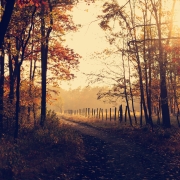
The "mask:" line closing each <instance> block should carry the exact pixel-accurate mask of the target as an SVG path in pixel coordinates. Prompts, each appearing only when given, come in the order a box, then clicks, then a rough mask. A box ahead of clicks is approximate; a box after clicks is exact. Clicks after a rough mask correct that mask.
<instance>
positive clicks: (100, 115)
mask: <svg viewBox="0 0 180 180" xmlns="http://www.w3.org/2000/svg"><path fill="white" fill-rule="evenodd" d="M100 116H101V108H100V109H99V119H100Z"/></svg>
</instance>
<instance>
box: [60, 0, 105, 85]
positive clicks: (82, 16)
mask: <svg viewBox="0 0 180 180" xmlns="http://www.w3.org/2000/svg"><path fill="white" fill-rule="evenodd" d="M101 2H102V1H101ZM102 4H103V3H99V4H98V5H97V4H95V3H92V4H90V5H87V4H86V3H79V4H78V5H77V6H76V7H75V8H74V10H73V20H74V22H75V24H81V27H80V28H79V30H78V32H76V33H69V34H67V35H66V36H65V39H66V44H67V45H68V46H69V47H70V48H72V49H74V51H75V52H76V53H79V54H80V55H81V56H82V58H81V59H80V64H79V71H78V72H75V75H76V76H77V78H76V79H74V80H71V81H69V82H63V83H62V87H63V88H69V87H71V88H76V87H78V86H81V85H82V86H84V85H87V83H86V76H84V75H83V74H82V73H83V72H85V73H88V72H91V71H93V72H94V71H99V70H100V69H101V65H100V61H99V60H98V58H96V57H93V56H94V52H101V51H102V50H104V49H105V48H106V47H107V46H108V42H107V41H106V39H105V32H103V31H102V30H101V28H100V27H99V25H98V23H99V22H100V21H97V15H98V14H100V13H101V7H102Z"/></svg>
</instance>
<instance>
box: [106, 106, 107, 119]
mask: <svg viewBox="0 0 180 180" xmlns="http://www.w3.org/2000/svg"><path fill="white" fill-rule="evenodd" d="M106 121H107V109H106Z"/></svg>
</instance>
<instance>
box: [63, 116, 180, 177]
mask: <svg viewBox="0 0 180 180" xmlns="http://www.w3.org/2000/svg"><path fill="white" fill-rule="evenodd" d="M61 122H63V123H65V124H68V125H69V126H70V127H71V128H73V129H75V130H77V131H79V132H80V133H81V134H82V137H83V140H84V144H85V151H86V157H85V160H81V161H80V162H78V163H76V164H74V165H73V167H71V168H70V171H71V172H70V173H69V174H72V171H73V176H72V177H69V179H74V180H81V179H82V180H86V179H88V180H91V179H92V180H96V179H97V180H98V179H107V180H111V179H112V180H131V179H132V180H151V179H152V180H171V179H175V180H178V179H180V173H179V169H178V167H175V166H173V167H172V166H170V160H169V159H167V158H166V156H165V155H163V154H161V155H160V154H157V153H155V152H153V151H151V150H149V149H146V148H143V147H140V146H139V145H137V144H135V143H133V142H132V141H128V139H126V138H124V137H117V135H116V134H115V133H113V132H112V133H109V132H106V131H104V130H100V129H98V128H94V127H91V126H90V125H85V124H84V123H77V122H75V121H71V120H69V119H61Z"/></svg>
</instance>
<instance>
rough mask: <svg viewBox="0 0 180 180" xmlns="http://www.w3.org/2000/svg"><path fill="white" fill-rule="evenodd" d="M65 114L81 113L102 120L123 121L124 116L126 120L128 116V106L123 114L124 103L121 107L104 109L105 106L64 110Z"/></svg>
mask: <svg viewBox="0 0 180 180" xmlns="http://www.w3.org/2000/svg"><path fill="white" fill-rule="evenodd" d="M64 114H68V115H80V116H85V117H87V118H91V117H92V118H97V119H102V120H110V121H111V120H115V121H116V120H117V119H118V120H119V121H122V120H123V117H124V118H125V119H124V120H125V121H126V117H127V108H125V113H124V114H123V108H122V105H120V106H119V108H117V107H114V108H109V109H103V108H83V109H77V110H70V109H68V110H64Z"/></svg>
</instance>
